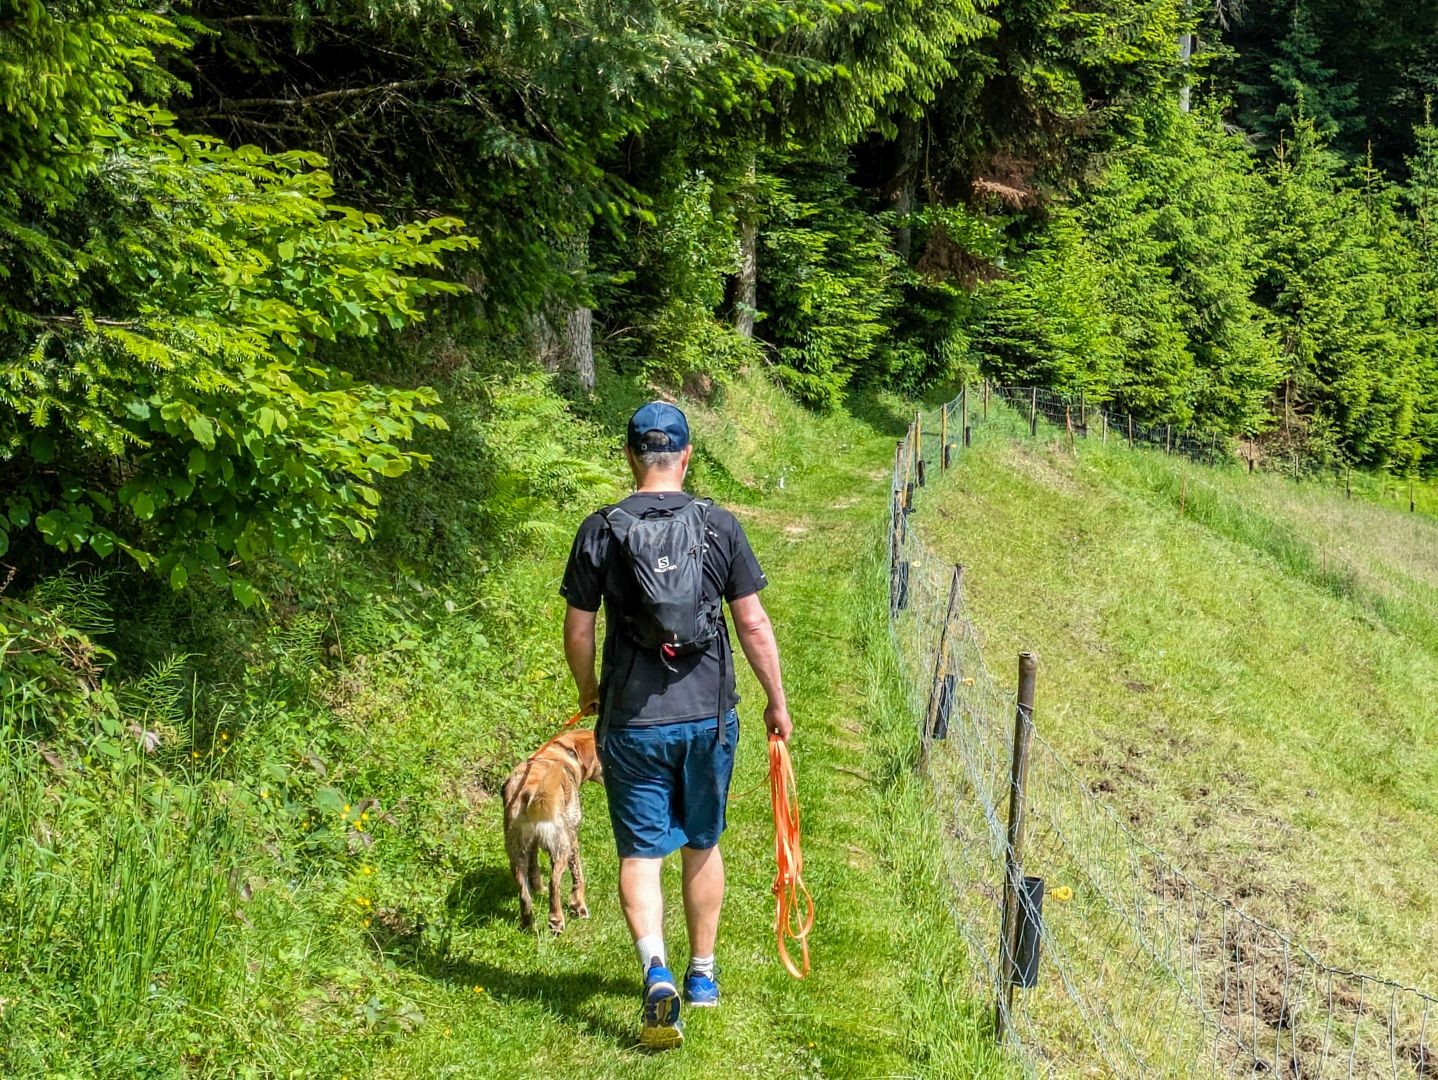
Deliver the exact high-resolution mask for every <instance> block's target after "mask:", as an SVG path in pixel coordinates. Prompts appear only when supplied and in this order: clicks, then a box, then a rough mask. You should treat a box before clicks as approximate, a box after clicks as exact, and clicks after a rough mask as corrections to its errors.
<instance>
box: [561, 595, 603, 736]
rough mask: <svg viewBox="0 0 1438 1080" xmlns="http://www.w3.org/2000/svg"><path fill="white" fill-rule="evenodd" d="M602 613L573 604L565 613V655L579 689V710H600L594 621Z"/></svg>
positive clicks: (593, 711)
mask: <svg viewBox="0 0 1438 1080" xmlns="http://www.w3.org/2000/svg"><path fill="white" fill-rule="evenodd" d="M597 620H598V613H597V612H593V611H581V610H580V609H579V608H577V607H570V608H569V609H568V610H567V611H566V612H565V613H564V659H565V660H567V661H568V662H569V673H570V674H571V675H573V676H574V685H575V687H576V688H577V689H578V690H579V711H580V712H581V713H584V714H585V715H586V716H587V715H588V714H590V713H595V712H598V711H599V680H598V679H596V678H595V676H594V624H595V622H596V621H597Z"/></svg>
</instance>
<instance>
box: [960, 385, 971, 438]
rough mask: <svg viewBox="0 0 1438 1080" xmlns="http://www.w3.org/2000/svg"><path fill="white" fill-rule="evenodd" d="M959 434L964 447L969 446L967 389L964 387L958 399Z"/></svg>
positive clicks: (966, 386)
mask: <svg viewBox="0 0 1438 1080" xmlns="http://www.w3.org/2000/svg"><path fill="white" fill-rule="evenodd" d="M959 432H960V434H962V435H963V437H964V445H965V446H968V445H969V387H968V384H967V383H966V384H965V385H964V393H963V396H962V397H961V398H959Z"/></svg>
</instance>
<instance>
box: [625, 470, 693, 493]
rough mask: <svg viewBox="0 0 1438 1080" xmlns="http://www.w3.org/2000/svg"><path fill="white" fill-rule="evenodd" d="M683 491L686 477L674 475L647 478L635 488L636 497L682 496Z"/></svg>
mask: <svg viewBox="0 0 1438 1080" xmlns="http://www.w3.org/2000/svg"><path fill="white" fill-rule="evenodd" d="M683 491H684V477H683V476H682V475H680V476H676V475H674V474H673V473H671V474H669V475H667V476H646V477H645V478H644V479H643V480H641V481H639V483H638V484H637V485H636V486H635V488H634V494H636V495H670V494H682V493H683Z"/></svg>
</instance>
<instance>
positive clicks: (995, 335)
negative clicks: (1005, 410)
mask: <svg viewBox="0 0 1438 1080" xmlns="http://www.w3.org/2000/svg"><path fill="white" fill-rule="evenodd" d="M1107 278H1108V270H1107V267H1106V266H1105V265H1104V263H1103V261H1102V259H1101V258H1100V257H1099V256H1098V254H1097V252H1096V251H1095V250H1094V247H1093V245H1092V244H1091V243H1090V242H1089V239H1088V237H1087V235H1086V234H1085V231H1084V227H1083V224H1082V222H1081V220H1080V219H1079V218H1078V216H1077V215H1076V214H1074V213H1073V212H1072V211H1070V210H1056V211H1055V212H1054V213H1053V215H1052V217H1051V218H1050V220H1049V221H1048V222H1047V223H1046V226H1045V227H1044V228H1043V229H1042V231H1041V232H1040V233H1039V235H1038V238H1037V240H1036V242H1035V245H1034V247H1033V248H1032V249H1031V250H1030V251H1029V252H1028V253H1027V254H1026V255H1025V256H1024V257H1023V259H1022V261H1021V262H1020V263H1019V264H1018V265H1017V266H1016V267H1015V272H1014V273H1013V274H1012V275H1011V276H1008V275H1006V276H1004V277H1000V278H997V279H996V280H994V281H992V282H989V283H988V284H986V285H983V286H982V287H981V288H980V289H979V293H978V296H979V300H980V307H979V311H980V320H979V323H978V326H977V328H976V330H975V334H974V344H973V347H974V351H975V354H976V355H977V356H978V358H979V360H980V362H981V363H982V365H983V368H984V370H985V371H986V372H987V373H989V374H991V375H992V376H993V377H995V378H996V379H998V380H1000V381H1004V382H1019V383H1043V384H1045V385H1052V386H1056V387H1060V388H1062V389H1065V390H1072V391H1079V390H1083V391H1085V392H1089V393H1092V394H1093V395H1094V397H1095V400H1099V399H1101V398H1103V397H1105V396H1107V393H1108V391H1109V388H1110V387H1111V386H1113V384H1114V383H1115V382H1117V380H1118V377H1119V373H1120V370H1121V365H1122V362H1123V355H1122V352H1121V349H1120V342H1119V339H1118V325H1117V320H1116V319H1114V318H1113V317H1112V316H1111V315H1109V314H1108V310H1107V297H1106V295H1105V289H1106V283H1107Z"/></svg>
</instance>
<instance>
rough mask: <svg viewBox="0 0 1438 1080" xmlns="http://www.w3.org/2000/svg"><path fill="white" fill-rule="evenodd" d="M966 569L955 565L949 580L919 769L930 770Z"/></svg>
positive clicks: (925, 719)
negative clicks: (951, 633)
mask: <svg viewBox="0 0 1438 1080" xmlns="http://www.w3.org/2000/svg"><path fill="white" fill-rule="evenodd" d="M963 579H964V568H963V565H962V564H959V563H955V564H954V572H953V575H952V576H951V577H950V578H949V605H948V607H947V608H945V610H944V625H943V629H941V630H940V631H939V646H938V649H937V650H936V651H935V652H934V679H933V682H932V683H931V684H930V686H929V707H928V708H927V709H925V710H924V730H923V731H921V732H920V733H919V739H920V743H919V767H920V768H921V769H923V770H924V771H926V772H927V771H928V768H929V743H930V742H932V741H933V738H934V722H935V719H936V718H937V716H938V711H939V702H940V700H941V698H942V697H943V686H944V676H946V675H947V674H948V673H949V627H950V626H952V625H953V622H954V615H955V614H957V612H958V608H959V595H960V592H959V590H960V589H961V588H962V583H963Z"/></svg>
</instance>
